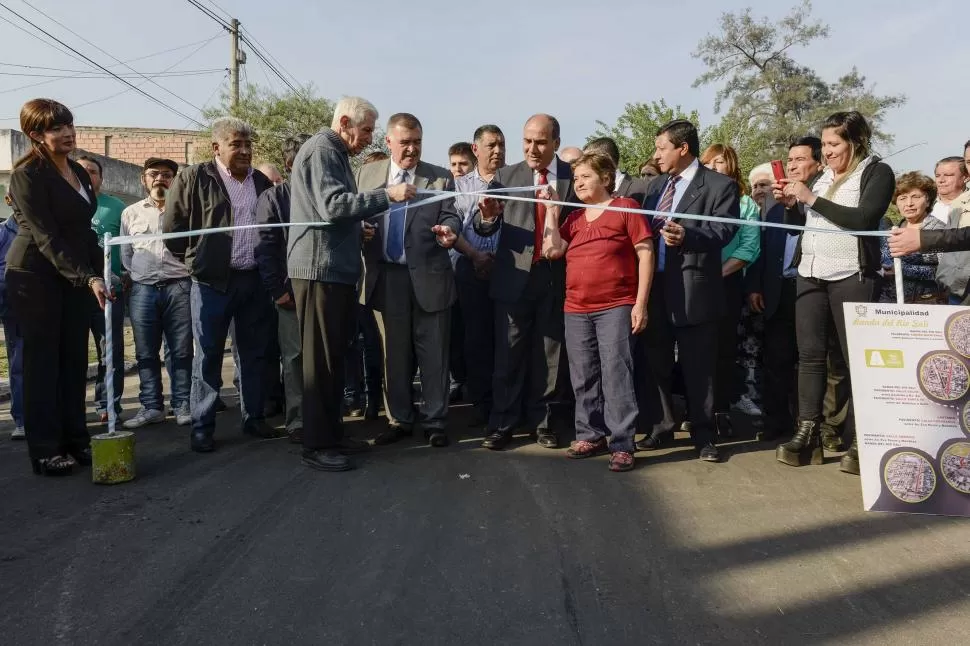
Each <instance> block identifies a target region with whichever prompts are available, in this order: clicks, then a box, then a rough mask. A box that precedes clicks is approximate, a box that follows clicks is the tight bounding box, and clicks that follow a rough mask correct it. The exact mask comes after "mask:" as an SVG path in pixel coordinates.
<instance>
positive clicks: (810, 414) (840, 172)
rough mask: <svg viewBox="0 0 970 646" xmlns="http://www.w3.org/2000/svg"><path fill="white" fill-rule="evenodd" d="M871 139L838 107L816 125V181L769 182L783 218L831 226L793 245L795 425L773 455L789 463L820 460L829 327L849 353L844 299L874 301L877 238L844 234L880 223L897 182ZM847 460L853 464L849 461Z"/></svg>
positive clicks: (862, 124)
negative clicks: (819, 160)
mask: <svg viewBox="0 0 970 646" xmlns="http://www.w3.org/2000/svg"><path fill="white" fill-rule="evenodd" d="M871 139H872V129H871V128H870V127H869V124H868V123H867V122H866V120H865V118H864V117H863V116H862V115H861V114H859V113H858V112H856V111H851V112H837V113H835V114H833V115H831V116H830V117H829V118H828V119H826V120H825V123H823V124H822V154H823V155H824V157H825V162H826V169H825V171H824V173H823V174H822V176H821V177H820V178H819V179H818V181H816V182H815V185H814V186H813V187H812V188H811V189H810V188H808V186H806V185H805V184H804V183H802V182H798V181H791V180H782V181H780V182H777V183H776V184H775V185H774V187H773V188H774V195H775V198H776V199H777V200H778V201H779V202H782V203H783V204H784V205H785V207H786V212H785V220H786V222H788V223H789V224H798V225H805V226H807V227H810V228H812V229H816V230H818V229H822V230H829V231H831V232H832V233H823V232H818V231H806V232H804V233H802V235H801V236H800V238H799V241H798V248H797V249H796V252H795V258H794V264H795V266H797V267H798V279H797V283H796V285H797V286H796V290H797V300H796V305H795V321H796V323H795V334H796V337H797V339H798V358H799V363H798V425H797V428H796V430H795V435H794V437H793V438H792V440H791V441H790V442H786V443H785V444H782V445H780V446H779V447H778V449H777V451H776V454H775V456H776V458H777V459H778V460H779V461H780V462H784V463H785V464H789V465H792V466H803V465H805V464H808V463H811V464H822V463H823V453H822V441H821V431H820V423H821V420H822V400H823V398H824V397H825V385H826V354H827V352H828V348H829V347H830V346H829V342H830V338H831V336H832V335H833V334H834V335H836V336H837V337H838V348H839V349H841V351H842V354H843V356H845V357H848V351H847V349H846V341H845V320H844V318H843V315H842V304H843V303H847V302H873V301H875V300H876V297H877V295H878V293H879V280H880V277H879V270H880V268H881V266H882V258H881V253H880V248H879V240H878V238H876V237H872V236H858V237H856V236H852V235H848V234H850V233H851V232H852V231H875V230H878V228H879V222H880V221H881V220H882V217H883V215H884V214H885V213H886V209H887V208H888V207H889V203H890V202H891V201H892V197H893V192H894V191H895V188H896V180H895V177H894V176H893V171H892V169H891V168H890V167H889V166H887V165H886V164H884V163H883V162H881V161H879V158H878V157H876V156H874V155H873V154H872V152H871V149H870V141H871ZM855 454H856V446H855V443H853V446H852V448H851V449H850V451H849V454H848V455H847V460H848V462H852V461H853V460H855V464H856V465H857V464H858V459H857V458H854V457H853V456H854V455H855ZM846 466H847V470H850V471H851V470H852V465H851V464H847V465H846ZM855 472H856V473H858V467H857V466H856V467H855Z"/></svg>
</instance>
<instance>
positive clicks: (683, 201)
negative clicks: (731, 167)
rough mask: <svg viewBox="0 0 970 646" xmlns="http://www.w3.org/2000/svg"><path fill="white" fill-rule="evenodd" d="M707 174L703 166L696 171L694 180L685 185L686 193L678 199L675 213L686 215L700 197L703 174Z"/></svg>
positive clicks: (690, 221)
mask: <svg viewBox="0 0 970 646" xmlns="http://www.w3.org/2000/svg"><path fill="white" fill-rule="evenodd" d="M706 172H709V171H708V170H707V169H706V168H704V167H703V166H701V167H699V168H698V169H697V173H696V174H695V175H694V179H693V180H692V181H691V183H690V184H688V185H687V191H686V192H685V193H684V196H683V197H682V198H680V203H679V204H678V205H677V209H676V212H677V213H687V212H688V211H687V209H689V208H690V207H691V205H692V204H694V202H695V201H697V198H699V197H700V196H701V193H702V192H703V189H704V173H706ZM694 222H697V220H688V222H687V223H685V225H686V224H689V223H694Z"/></svg>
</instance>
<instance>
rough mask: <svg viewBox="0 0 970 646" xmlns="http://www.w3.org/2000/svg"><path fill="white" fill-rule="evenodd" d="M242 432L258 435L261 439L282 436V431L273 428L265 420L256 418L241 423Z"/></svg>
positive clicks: (272, 438)
mask: <svg viewBox="0 0 970 646" xmlns="http://www.w3.org/2000/svg"><path fill="white" fill-rule="evenodd" d="M243 433H245V434H246V435H252V436H253V437H258V438H259V439H261V440H274V439H276V438H278V437H283V432H282V431H280V430H278V429H275V428H273V427H272V426H270V425H269V424H267V423H266V421H265V420H261V419H260V420H256V421H252V422H248V423H246V424H244V425H243Z"/></svg>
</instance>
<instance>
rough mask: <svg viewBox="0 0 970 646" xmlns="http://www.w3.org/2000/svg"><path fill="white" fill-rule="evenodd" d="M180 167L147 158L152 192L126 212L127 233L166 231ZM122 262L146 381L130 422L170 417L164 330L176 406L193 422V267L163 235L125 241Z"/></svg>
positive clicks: (182, 419) (145, 178)
mask: <svg viewBox="0 0 970 646" xmlns="http://www.w3.org/2000/svg"><path fill="white" fill-rule="evenodd" d="M177 172H178V164H176V163H175V162H174V161H172V160H171V159H159V158H155V157H153V158H151V159H149V160H147V161H146V162H145V167H144V172H143V173H142V184H143V185H144V186H145V188H146V189H147V191H148V197H147V198H145V199H144V200H142V201H141V202H136V203H135V204H132V205H131V206H129V207H128V208H126V209H125V210H124V212H123V213H122V214H121V235H123V236H129V235H131V236H134V235H153V234H157V233H161V230H162V226H161V222H162V212H163V211H164V210H165V195H166V192H167V191H168V188H169V186H171V184H172V180H173V179H174V178H175V175H176V173H177ZM121 262H122V264H123V265H124V266H125V269H126V270H127V271H128V276H129V278H130V279H131V281H132V285H131V296H130V298H129V301H128V310H129V312H128V314H129V317H130V318H131V329H132V332H133V334H134V337H135V358H136V359H137V361H138V379H139V382H140V389H139V393H138V400H139V402H140V403H141V409H140V410H139V411H138V412H137V413H136V414H135V416H134V417H132V418H131V419H129V420H127V421H126V422H125V423H124V427H125V428H139V427H141V426H145V425H148V424H157V423H159V422H163V421H165V407H164V403H163V393H162V369H161V361H160V360H159V352H160V350H161V346H162V337H163V335H164V337H165V340H166V343H167V345H168V347H167V350H166V363H167V365H168V369H169V379H170V381H171V384H172V393H171V395H172V410H174V411H175V419H176V421H177V422H178V424H179V425H180V426H185V425H188V424H191V423H192V414H191V412H190V410H189V393H190V390H191V387H192V311H191V308H190V304H189V303H190V301H189V294H190V291H191V288H192V281H191V279H190V278H189V270H188V269H187V268H186V266H185V264H184V263H182V262H179V260H178V259H177V258H175V256H174V255H172V252H171V251H169V250H168V248H167V247H166V246H165V242H164V241H162V240H145V241H138V242H134V243H132V244H126V245H122V247H121Z"/></svg>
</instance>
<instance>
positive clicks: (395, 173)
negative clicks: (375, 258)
mask: <svg viewBox="0 0 970 646" xmlns="http://www.w3.org/2000/svg"><path fill="white" fill-rule="evenodd" d="M417 169H418V167H417V166H415V167H414V168H409V169H408V170H407V174H408V181H407V183H408V184H414V173H415V171H416V170H417ZM403 170H404V169H403V168H401V167H400V166H398V165H397V164H395V163H394V160H393V159H392V160H391V163H390V167H389V169H388V171H387V185H388V186H394V185H395V184H400V182H399V181H398V177H399V176H400V175H401V171H403ZM393 207H394V203H393V202H392V203H391V208H393ZM407 218H408V214H407V206H405V207H404V231H405V232H407V230H408V219H407ZM390 223H391V210H390V209H388V210H387V211H385V212H384V217H382V218H381V226H383V227H384V228H383V229H382V230H381V241H382V242H383V246H384V248H383V249H381V254H382V255H383V256H384V260H385V261H387V262H393V263H396V264H399V265H406V264H407V262H408V252H407V250H404V251H403V252H402V253H401V257H400V258H388V257H387V235H388V234H389V233H390V231H391V228H390V226H389V225H390ZM401 249H404V245H403V244H402V245H401Z"/></svg>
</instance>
